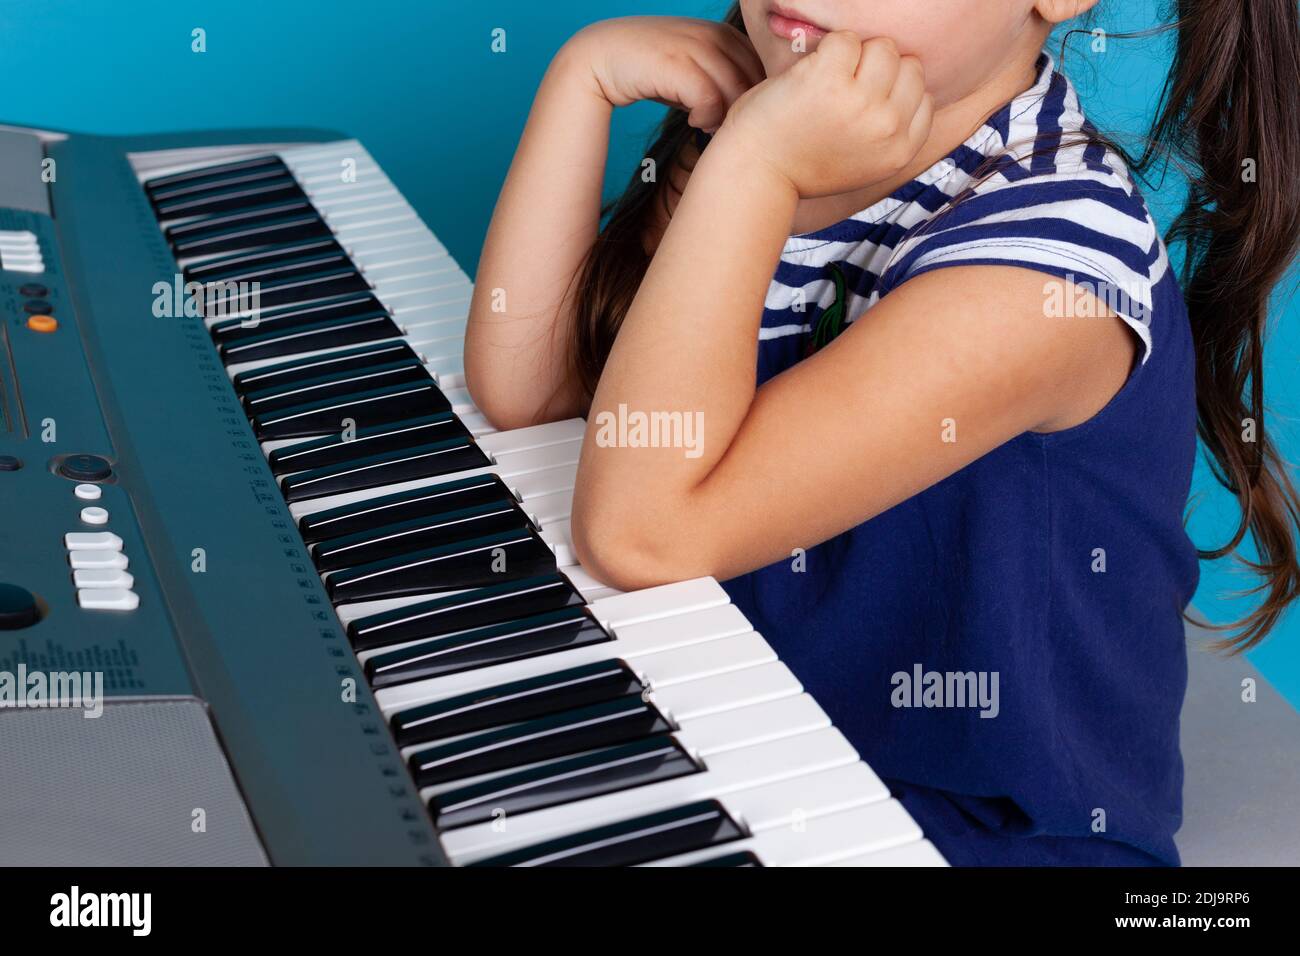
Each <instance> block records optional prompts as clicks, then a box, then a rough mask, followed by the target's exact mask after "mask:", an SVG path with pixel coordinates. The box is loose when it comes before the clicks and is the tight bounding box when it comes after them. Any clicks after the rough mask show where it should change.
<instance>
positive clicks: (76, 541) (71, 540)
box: [63, 531, 122, 551]
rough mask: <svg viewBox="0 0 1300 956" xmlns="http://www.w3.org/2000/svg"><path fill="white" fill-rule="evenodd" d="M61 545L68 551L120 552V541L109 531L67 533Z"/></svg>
mask: <svg viewBox="0 0 1300 956" xmlns="http://www.w3.org/2000/svg"><path fill="white" fill-rule="evenodd" d="M63 545H64V547H66V548H67V549H68V550H69V551H121V550H122V539H121V538H119V537H118V536H117V535H115V534H113V532H111V531H69V532H68V533H67V534H65V535H64V536H63Z"/></svg>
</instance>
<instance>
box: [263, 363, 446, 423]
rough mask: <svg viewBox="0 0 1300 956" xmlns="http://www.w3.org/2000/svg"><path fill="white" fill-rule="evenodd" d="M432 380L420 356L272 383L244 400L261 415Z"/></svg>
mask: <svg viewBox="0 0 1300 956" xmlns="http://www.w3.org/2000/svg"><path fill="white" fill-rule="evenodd" d="M431 381H433V376H432V375H430V374H429V371H428V369H426V368H425V367H424V363H423V362H421V361H420V360H419V359H418V358H410V359H403V360H400V361H397V362H386V363H384V364H382V365H372V366H369V367H367V368H359V369H346V370H344V371H342V372H338V371H334V370H330V371H329V372H327V373H325V374H322V375H317V376H316V377H315V378H309V379H307V380H306V381H302V382H289V383H288V384H277V385H270V386H267V387H266V388H259V389H257V390H255V391H249V392H245V393H244V395H243V396H242V402H243V405H244V409H245V410H246V411H247V412H248V414H250V415H260V414H263V413H264V412H273V411H276V410H277V409H281V408H291V407H292V406H294V405H305V404H307V403H308V402H316V401H320V400H321V399H325V398H338V397H339V396H340V395H355V394H357V393H358V392H369V391H373V390H374V389H376V388H386V387H388V386H389V385H404V384H408V383H410V382H431Z"/></svg>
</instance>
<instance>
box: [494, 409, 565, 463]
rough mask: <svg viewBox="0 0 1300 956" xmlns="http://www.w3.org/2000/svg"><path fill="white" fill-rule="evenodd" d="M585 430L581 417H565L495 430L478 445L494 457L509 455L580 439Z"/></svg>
mask: <svg viewBox="0 0 1300 956" xmlns="http://www.w3.org/2000/svg"><path fill="white" fill-rule="evenodd" d="M586 430H587V423H586V422H585V421H583V420H582V419H581V418H566V419H564V420H563V421H558V422H547V423H546V424H544V425H529V426H527V427H526V428H512V429H510V430H509V431H504V432H497V433H496V434H495V435H489V436H487V437H486V438H483V439H482V440H480V441H479V447H480V448H482V449H483V450H484V451H485V452H487V454H489V455H491V456H492V457H494V458H495V457H497V456H498V455H509V454H511V453H513V452H520V451H527V450H529V449H532V448H546V447H547V446H549V445H559V444H562V443H563V442H570V441H581V440H582V437H583V435H584V434H585V433H586Z"/></svg>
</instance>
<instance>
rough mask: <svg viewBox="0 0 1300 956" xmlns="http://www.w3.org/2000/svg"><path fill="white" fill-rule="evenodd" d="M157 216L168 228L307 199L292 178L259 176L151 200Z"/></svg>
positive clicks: (175, 192)
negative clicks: (176, 223) (192, 219)
mask: <svg viewBox="0 0 1300 956" xmlns="http://www.w3.org/2000/svg"><path fill="white" fill-rule="evenodd" d="M151 198H152V199H153V209H154V215H156V216H157V217H158V221H159V222H161V223H163V224H164V225H166V224H167V223H169V222H172V221H174V220H176V219H182V218H185V217H186V216H207V215H211V214H213V213H220V212H231V211H233V210H237V209H247V208H249V207H251V206H260V205H266V204H268V203H277V202H284V201H287V200H296V199H306V197H305V196H304V195H303V191H302V187H301V186H299V185H298V182H297V180H295V179H294V178H293V177H292V176H290V175H288V174H285V175H283V176H276V177H259V178H257V179H255V180H252V181H248V180H245V181H244V182H235V183H231V182H220V183H214V184H211V185H208V186H206V187H203V188H195V187H186V188H184V189H181V190H171V192H170V194H163V195H159V194H157V193H155V194H154V195H153V196H152V197H151Z"/></svg>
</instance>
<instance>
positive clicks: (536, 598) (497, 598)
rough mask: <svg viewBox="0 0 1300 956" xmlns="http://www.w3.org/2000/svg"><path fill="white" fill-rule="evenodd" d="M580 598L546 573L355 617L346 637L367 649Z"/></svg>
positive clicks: (531, 612) (553, 607) (540, 610)
mask: <svg viewBox="0 0 1300 956" xmlns="http://www.w3.org/2000/svg"><path fill="white" fill-rule="evenodd" d="M585 603H586V601H585V600H584V599H583V596H582V592H580V591H579V590H578V589H577V588H575V587H574V586H573V584H572V583H571V582H570V581H569V579H568V578H566V577H565V576H564V575H563V574H548V575H543V576H541V577H536V578H522V579H520V580H518V581H507V582H505V583H504V584H493V585H490V586H488V587H485V588H477V589H476V590H473V591H465V592H463V593H461V594H451V595H447V596H445V597H439V598H433V599H432V600H429V601H421V602H419V603H417V604H408V605H407V606H405V607H400V608H393V609H392V610H390V611H381V612H380V613H378V614H372V615H369V616H368V617H363V618H358V619H356V620H354V621H352V622H351V623H349V624H348V639H349V640H351V641H352V646H353V647H354V648H356V649H357V650H358V651H366V650H373V649H375V648H378V647H387V646H389V645H392V644H401V643H404V642H406V641H416V640H420V639H422V638H431V637H439V636H442V635H445V634H451V633H452V632H454V631H466V630H469V629H470V628H475V627H486V626H487V625H489V624H502V623H505V622H506V621H514V620H517V619H519V618H524V617H531V616H532V615H535V614H543V613H545V612H547V611H559V610H562V609H564V608H569V607H581V606H582V605H584V604H585ZM575 706H576V705H575Z"/></svg>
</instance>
